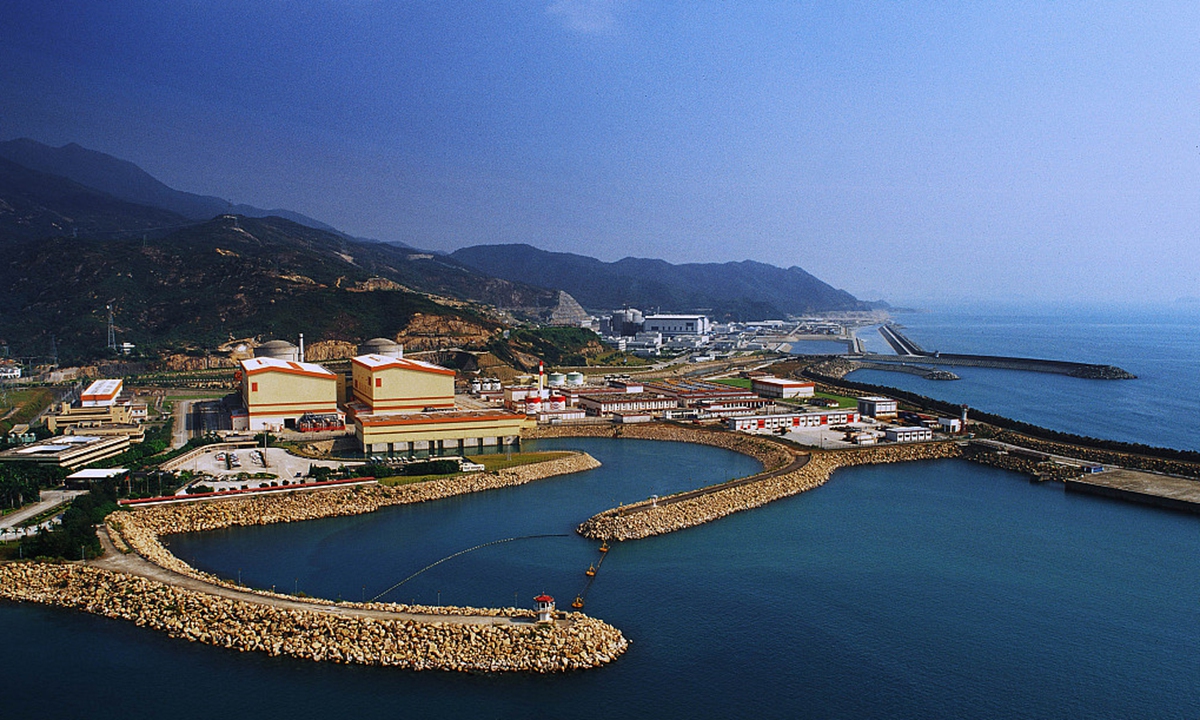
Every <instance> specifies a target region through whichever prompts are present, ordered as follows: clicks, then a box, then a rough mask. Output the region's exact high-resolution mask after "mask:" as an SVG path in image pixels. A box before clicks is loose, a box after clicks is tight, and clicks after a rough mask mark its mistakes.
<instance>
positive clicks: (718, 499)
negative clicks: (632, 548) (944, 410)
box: [579, 442, 961, 540]
mask: <svg viewBox="0 0 1200 720" xmlns="http://www.w3.org/2000/svg"><path fill="white" fill-rule="evenodd" d="M960 455H961V448H960V447H959V446H958V444H957V443H953V442H943V443H921V444H913V445H893V446H887V447H875V448H865V449H861V450H827V451H816V450H814V451H813V452H812V455H811V458H810V459H809V461H808V462H807V463H806V464H804V465H803V466H802V467H800V468H798V469H796V470H793V471H791V472H788V473H784V474H781V475H775V476H773V477H766V478H764V479H763V480H761V481H758V482H749V483H745V484H741V485H737V486H734V487H721V486H716V487H714V488H713V490H712V492H707V493H703V494H701V495H698V496H696V497H690V498H687V499H685V500H682V501H680V502H671V501H670V500H671V498H670V497H667V498H659V499H658V501H657V503H655V504H644V506H641V507H636V508H633V509H632V510H633V511H631V508H629V507H626V508H614V509H612V510H606V511H604V512H601V513H598V514H597V515H594V516H592V517H591V518H589V519H588V520H586V521H585V522H584V523H583V524H581V525H580V526H579V533H580V534H581V535H583V536H584V537H588V538H594V539H598V540H636V539H640V538H646V537H651V536H654V535H663V534H665V533H670V532H675V531H677V530H684V529H686V528H690V527H695V526H697V525H702V524H704V523H708V522H712V521H713V520H717V519H720V518H723V517H725V516H726V515H732V514H733V513H736V512H742V511H743V510H750V509H753V508H757V507H762V506H763V505H766V504H767V503H770V502H774V501H775V500H779V499H781V498H785V497H790V496H792V495H798V494H800V493H802V492H805V491H808V490H812V489H813V488H816V487H820V486H821V485H824V484H825V482H826V481H827V480H829V476H830V475H832V474H833V472H834V471H835V470H837V469H838V468H842V467H851V466H854V465H875V464H882V463H894V462H912V461H916V460H935V459H942V458H952V457H959V456H960Z"/></svg>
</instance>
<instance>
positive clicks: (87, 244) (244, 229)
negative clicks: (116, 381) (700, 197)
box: [0, 139, 866, 357]
mask: <svg viewBox="0 0 1200 720" xmlns="http://www.w3.org/2000/svg"><path fill="white" fill-rule="evenodd" d="M260 216H261V217H260ZM0 247H2V248H3V251H4V254H3V258H2V259H0V293H2V294H3V297H5V298H6V301H7V302H6V304H5V305H4V309H3V311H0V343H6V344H8V345H9V346H10V350H12V351H13V352H14V354H24V355H45V354H48V353H47V352H45V349H46V348H48V347H49V346H50V345H51V338H50V336H51V335H53V336H54V338H55V339H56V341H57V343H58V348H59V351H60V354H61V355H66V356H71V355H72V354H74V355H76V356H79V357H87V356H89V355H94V354H95V352H97V351H101V352H102V351H103V348H104V345H105V342H104V338H105V321H106V317H105V307H106V306H107V305H112V306H113V307H114V312H115V314H116V324H117V326H118V331H119V334H120V335H121V337H120V339H121V340H129V341H130V342H134V343H135V344H138V345H139V346H142V347H145V348H162V347H168V346H169V347H192V348H197V347H205V346H211V343H219V342H221V341H223V340H225V339H228V337H230V336H238V337H244V336H250V335H258V336H264V337H265V336H293V335H295V334H296V333H298V332H305V333H306V334H307V335H308V337H310V338H312V339H314V340H316V339H341V340H348V341H355V340H361V339H365V338H368V337H373V336H378V335H384V336H396V335H397V334H398V333H402V332H403V331H404V328H405V327H406V326H407V324H408V323H409V321H410V320H411V319H412V318H413V317H414V316H415V315H416V314H418V313H419V314H421V315H423V316H425V317H426V318H428V317H429V316H441V317H445V318H447V320H448V322H450V324H451V325H453V324H454V323H459V324H462V323H466V324H467V325H472V326H473V327H475V328H476V329H477V330H478V331H479V333H484V334H486V332H490V330H486V328H489V327H490V328H495V327H498V325H497V324H496V323H497V321H498V320H503V318H504V317H506V316H505V315H503V314H501V315H497V314H495V312H494V311H492V310H489V309H488V308H487V307H486V306H492V307H495V308H501V309H506V310H508V311H509V312H510V313H511V315H510V316H509V317H511V316H512V315H515V317H516V319H518V320H520V319H537V320H542V321H546V320H558V321H560V322H566V323H569V322H572V321H575V320H578V319H579V318H580V316H581V314H582V312H581V310H582V309H581V308H580V306H579V304H582V305H583V306H585V307H587V308H588V309H592V310H598V311H604V310H611V309H614V308H618V307H621V306H630V305H632V306H636V307H639V308H641V309H643V310H654V309H661V310H663V311H681V312H682V311H693V310H695V311H704V312H708V313H709V314H711V315H713V316H714V317H715V318H717V319H761V318H767V317H780V316H783V315H787V314H799V313H808V312H815V311H823V310H854V309H862V308H864V307H866V304H864V303H861V302H860V301H858V300H857V299H855V298H854V297H853V296H851V295H850V294H849V293H846V292H844V291H841V290H837V289H835V288H833V287H831V286H829V285H827V284H825V283H823V282H821V281H820V280H818V279H817V278H815V277H813V276H812V275H810V274H809V273H807V272H805V271H804V270H802V269H800V268H798V267H792V268H788V269H782V268H778V267H774V266H771V265H766V264H763V263H756V262H749V261H747V262H741V263H724V264H712V263H710V264H684V265H672V264H670V263H666V262H664V261H661V260H645V259H637V258H626V259H624V260H620V261H618V262H615V263H605V262H602V261H600V260H596V259H594V258H589V257H585V256H581V255H572V254H569V253H554V252H547V251H544V250H539V249H537V248H534V247H531V246H529V245H499V246H474V247H468V248H463V249H461V250H458V251H455V252H453V253H451V254H448V255H447V254H439V253H432V252H422V251H418V250H414V249H413V248H410V247H407V246H403V245H398V244H389V243H380V242H374V241H369V240H363V239H360V238H353V237H351V236H349V235H347V234H345V233H342V232H340V231H337V230H335V229H333V228H331V227H330V226H328V225H326V224H325V223H322V222H320V221H318V220H314V219H313V218H308V217H306V216H303V215H301V214H299V213H294V212H290V211H286V210H271V211H267V210H261V209H258V208H251V207H249V206H238V205H230V204H229V203H228V202H226V201H225V200H221V199H220V198H215V197H209V196H202V195H195V194H192V193H186V192H181V191H178V190H174V189H172V188H170V187H168V186H167V185H165V184H163V183H161V182H159V181H158V180H157V179H155V178H154V177H152V176H151V175H149V174H148V173H146V172H145V171H143V170H142V169H141V168H139V167H137V166H136V165H134V164H133V163H129V162H127V161H125V160H120V159H118V158H115V157H112V156H110V155H106V154H104V153H99V152H96V151H93V150H88V149H86V148H82V147H80V146H78V145H74V144H70V145H65V146H63V147H60V148H52V147H49V146H46V145H43V144H41V143H37V142H36V141H33V140H27V139H22V140H13V141H8V142H0ZM576 299H578V300H579V303H576V302H575V300H576ZM426 325H429V323H426ZM433 326H437V323H433Z"/></svg>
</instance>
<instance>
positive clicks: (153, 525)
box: [106, 453, 600, 616]
mask: <svg viewBox="0 0 1200 720" xmlns="http://www.w3.org/2000/svg"><path fill="white" fill-rule="evenodd" d="M599 466H600V463H599V461H597V460H596V459H595V458H593V457H592V456H590V455H588V454H587V453H572V454H570V455H567V456H565V457H562V458H556V459H554V460H548V461H546V462H541V463H534V464H530V465H522V466H519V467H515V468H511V469H507V470H500V471H497V472H493V473H472V474H469V475H457V476H454V477H449V478H441V479H437V480H428V481H425V482H419V483H412V484H410V485H399V486H395V487H386V486H382V485H368V486H357V487H353V488H339V489H328V490H312V491H304V492H296V493H291V494H289V495H286V496H254V497H239V498H229V499H222V500H213V501H211V502H206V503H187V504H181V505H158V506H153V507H144V508H137V509H133V510H130V511H129V512H118V513H111V514H110V515H109V516H108V518H107V519H106V523H107V525H108V530H109V535H110V536H111V537H112V539H113V542H114V544H115V545H117V546H120V545H122V544H124V545H125V546H127V547H128V548H130V550H132V551H133V552H136V553H137V554H138V555H140V556H142V557H143V558H145V559H146V560H149V561H150V562H152V563H154V564H155V565H158V566H159V567H162V568H164V569H166V570H170V571H172V572H174V573H177V574H179V575H183V576H186V577H190V578H194V579H196V580H199V581H201V582H205V583H209V584H212V585H219V586H222V587H226V588H230V589H235V590H239V591H243V592H251V593H255V594H257V595H262V596H264V597H288V598H289V599H290V600H299V601H307V602H310V603H312V604H314V605H328V604H329V601H328V600H325V599H321V598H309V599H303V598H293V597H291V596H283V595H279V594H276V593H271V592H268V591H265V590H257V589H249V588H245V587H241V586H239V585H236V584H234V583H232V582H230V581H228V580H225V579H223V578H220V577H217V576H216V575H212V574H209V573H206V572H202V571H200V570H197V569H196V568H193V567H192V566H191V565H189V564H187V563H186V562H184V561H183V560H182V559H180V558H179V557H178V556H176V555H175V554H173V553H172V552H171V551H170V550H168V549H167V548H166V546H165V545H163V543H162V536H164V535H169V534H174V533H184V532H207V531H210V530H219V529H222V528H227V527H234V526H247V525H271V524H274V523H280V522H302V521H305V520H317V519H321V518H329V517H341V516H346V515H362V514H365V513H369V512H374V511H376V510H379V509H381V508H384V507H388V506H392V505H406V504H412V503H421V502H429V501H433V500H440V499H442V498H447V497H453V496H455V495H463V494H466V493H473V492H481V491H484V490H494V489H498V488H504V487H514V486H517V485H523V484H525V483H529V482H533V481H535V480H541V479H544V478H548V477H554V476H556V475H567V474H571V473H576V472H582V471H584V470H591V469H593V468H597V467H599ZM363 607H366V608H368V609H373V608H376V607H389V608H396V607H398V606H396V605H391V604H367V605H365V606H363ZM399 607H405V608H406V609H407V610H409V611H412V612H420V613H421V614H427V615H480V616H482V615H491V616H500V615H509V614H511V613H512V611H511V610H502V609H493V608H462V607H454V606H437V607H426V606H420V607H419V608H416V607H409V606H399Z"/></svg>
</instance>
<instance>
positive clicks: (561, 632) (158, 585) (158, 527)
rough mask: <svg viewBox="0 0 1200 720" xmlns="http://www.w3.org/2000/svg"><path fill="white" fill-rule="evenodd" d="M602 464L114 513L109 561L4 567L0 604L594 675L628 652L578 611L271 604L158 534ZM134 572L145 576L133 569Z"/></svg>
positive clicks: (272, 642) (467, 667) (308, 653)
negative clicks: (545, 614) (541, 614)
mask: <svg viewBox="0 0 1200 720" xmlns="http://www.w3.org/2000/svg"><path fill="white" fill-rule="evenodd" d="M598 466H599V463H598V462H597V461H596V460H595V459H594V458H592V457H591V456H589V455H587V454H586V453H573V454H571V455H569V456H567V457H564V458H557V459H554V460H549V461H546V462H543V463H537V464H533V465H525V466H521V467H517V468H512V469H508V470H502V471H498V472H495V473H480V474H473V475H464V476H456V477H453V478H445V479H441V480H432V481H429V482H426V483H417V484H413V485H404V486H398V487H391V488H388V487H383V486H374V487H371V488H349V489H345V488H339V489H333V490H313V491H309V492H303V493H295V494H291V495H288V496H286V497H281V496H270V497H261V496H260V497H252V498H233V499H226V500H215V501H212V502H208V503H189V504H186V505H178V506H156V507H149V508H139V509H136V510H130V511H128V512H123V513H114V514H112V515H110V516H109V518H108V520H107V521H106V527H105V528H104V537H105V538H106V539H109V540H111V542H112V545H113V546H114V550H113V555H115V557H111V558H108V559H107V560H106V559H105V558H101V559H100V560H97V561H92V562H91V563H90V564H87V565H85V564H48V563H35V562H17V563H8V564H5V565H2V566H0V598H5V599H9V600H15V601H28V602H38V603H42V604H47V605H56V606H59V607H66V608H73V609H80V610H84V611H86V612H90V613H93V614H97V615H104V616H107V617H115V618H122V619H127V620H132V621H134V622H136V623H137V624H139V625H144V626H147V627H152V628H155V629H158V630H161V631H163V632H166V633H167V634H168V635H170V636H171V637H183V638H186V639H188V640H191V641H195V642H203V643H206V644H210V645H218V646H221V647H228V648H232V649H236V650H240V651H260V652H267V653H268V654H272V655H290V656H294V657H298V658H304V659H309V660H315V661H332V662H354V663H361V664H378V665H389V666H398V667H404V668H408V669H413V670H429V669H435V670H454V671H486V672H559V671H567V670H578V669H585V668H591V667H597V666H599V665H602V664H605V663H608V662H611V661H613V660H614V659H616V658H617V657H618V656H620V655H621V654H622V653H623V652H624V651H625V650H626V649H627V648H628V645H629V642H628V640H626V639H625V637H624V636H623V635H622V634H621V632H620V631H619V630H617V629H616V628H614V627H612V626H611V625H608V624H606V623H604V622H602V621H600V620H596V619H594V618H589V617H587V616H585V615H582V614H580V613H575V612H572V613H562V612H559V613H557V614H556V619H555V621H554V622H553V623H550V624H546V625H536V624H534V623H533V621H532V612H531V611H529V610H525V609H518V608H503V609H494V608H468V607H449V606H439V607H428V606H408V605H393V604H389V603H353V602H333V601H330V600H327V599H321V598H300V597H293V596H287V595H282V594H279V593H270V592H267V591H263V590H255V589H250V588H244V587H240V586H238V585H235V584H234V583H231V582H229V581H226V580H223V579H221V578H218V577H216V576H213V575H211V574H208V573H204V572H201V571H199V570H196V569H195V568H192V567H191V566H190V565H188V564H187V563H186V562H184V561H183V560H181V559H180V558H178V557H177V556H175V555H173V554H172V553H171V552H170V551H169V550H168V549H167V548H166V547H165V546H164V545H163V543H162V541H161V536H162V535H165V534H168V533H178V532H188V531H202V530H214V529H218V528H221V527H230V526H234V525H259V524H268V523H275V522H298V521H303V520H311V519H318V518H323V517H336V516H343V515H357V514H363V513H368V512H373V511H375V510H378V509H380V508H382V507H387V506H390V505H400V504H409V503H418V502H426V501H430V500H437V499H440V498H444V497H451V496H454V495H460V494H464V493H471V492H480V491H484V490H491V489H496V488H501V487H511V486H514V485H521V484H525V483H528V482H532V481H534V480H539V479H543V478H548V477H553V476H556V475H564V474H570V473H575V472H581V471H583V470H588V469H591V468H594V467H598ZM123 553H128V554H131V555H133V554H135V555H136V557H135V558H133V559H132V562H122V561H129V560H131V559H130V558H123V557H120V555H121V554H123ZM136 562H144V563H146V565H147V566H149V567H143V568H141V569H140V570H139V569H137V568H136V565H135V563H136ZM108 566H113V567H116V568H120V569H112V568H110V567H108ZM130 570H132V572H130ZM151 576H157V577H151ZM164 580H165V581H164ZM393 617H394V619H392V618H393Z"/></svg>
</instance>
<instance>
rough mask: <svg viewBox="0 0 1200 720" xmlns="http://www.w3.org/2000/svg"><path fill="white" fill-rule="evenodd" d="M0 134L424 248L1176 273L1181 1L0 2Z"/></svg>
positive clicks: (1194, 59)
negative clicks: (509, 245) (520, 246)
mask: <svg viewBox="0 0 1200 720" xmlns="http://www.w3.org/2000/svg"><path fill="white" fill-rule="evenodd" d="M4 7H5V10H4V13H3V15H4V16H3V18H2V19H0V68H2V69H0V97H3V102H2V104H0V139H9V138H13V137H21V136H26V137H32V138H34V139H36V140H40V141H42V142H46V143H50V144H54V145H61V144H63V143H67V142H78V143H79V144H81V145H84V146H86V147H90V148H93V149H96V150H101V151H103V152H107V153H110V154H113V155H116V156H118V157H122V158H126V159H129V160H132V161H133V162H135V163H137V164H138V165H140V166H142V167H143V168H145V169H146V170H147V171H149V172H150V173H152V174H153V175H155V176H157V177H158V178H159V179H161V180H163V181H164V182H166V183H167V184H169V185H171V186H173V187H176V188H179V189H181V190H188V191H191V192H199V193H204V194H212V195H218V196H221V197H225V198H229V199H231V200H233V201H235V202H245V203H250V204H254V205H258V206H260V207H287V208H290V209H294V210H297V211H300V212H303V213H307V214H309V215H312V216H314V217H317V218H320V219H322V220H325V221H327V222H330V223H331V224H333V225H336V226H338V227H339V228H341V229H343V230H346V231H347V232H351V233H355V234H359V235H365V236H370V237H377V238H381V239H395V240H403V241H405V242H408V243H411V244H413V245H416V246H420V247H427V248H433V249H445V250H449V249H453V248H456V247H461V246H464V245H471V244H477V243H499V242H528V243H531V244H533V245H537V246H539V247H544V248H548V249H554V250H566V251H573V252H580V253H585V254H590V255H594V256H597V257H600V258H602V259H606V260H615V259H618V258H620V257H623V256H626V255H636V256H643V257H661V258H664V259H667V260H671V261H675V262H682V261H725V260H741V259H746V258H750V259H755V260H761V261H765V262H770V263H774V264H777V265H782V266H788V265H800V266H801V267H803V268H805V269H807V270H809V271H810V272H813V273H814V274H816V275H817V276H818V277H821V278H822V279H824V280H827V281H828V282H831V283H833V284H834V285H837V286H839V287H843V288H846V289H848V290H850V291H851V292H853V293H855V294H857V295H859V296H860V297H866V298H876V297H885V298H887V299H891V300H899V301H910V300H920V299H928V298H957V297H996V296H1002V295H1011V296H1014V297H1018V298H1038V297H1044V298H1048V299H1058V298H1062V299H1075V300H1090V299H1096V300H1110V299H1115V300H1137V299H1165V300H1171V299H1174V298H1176V297H1180V296H1200V280H1198V276H1200V236H1198V232H1197V230H1198V228H1200V3H1196V2H1195V1H1194V0H1191V1H1185V2H1172V3H1159V2H1141V1H1139V2H1128V3H1115V2H1102V3H1096V2H1053V3H1051V2H1028V3H1021V2H1011V1H1006V2H995V3H984V2H944V3H933V2H929V3H904V2H866V3H854V2H846V1H837V2H829V3H810V2H786V3H750V2H736V3H735V2H712V3H706V2H700V3H696V2H686V3H666V2H638V1H636V0H612V1H604V0H595V1H587V0H552V1H547V0H542V1H540V2H534V1H529V2H520V1H517V0H513V1H510V2H503V3H487V2H463V3H453V2H401V1H399V0H392V1H384V0H380V1H378V2H376V1H373V0H336V1H335V0H327V1H321V0H309V1H307V2H294V3H293V2H273V1H270V0H262V1H259V2H255V1H253V0H251V1H249V2H247V1H246V0H239V2H232V3H231V2H224V1H223V0H170V1H169V2H162V0H154V1H153V2H130V1H124V0H104V1H102V2H98V1H97V0H85V1H83V2H56V1H54V0H34V1H27V0H9V2H6V3H5V5H4Z"/></svg>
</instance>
